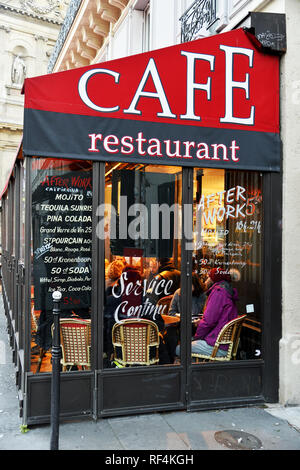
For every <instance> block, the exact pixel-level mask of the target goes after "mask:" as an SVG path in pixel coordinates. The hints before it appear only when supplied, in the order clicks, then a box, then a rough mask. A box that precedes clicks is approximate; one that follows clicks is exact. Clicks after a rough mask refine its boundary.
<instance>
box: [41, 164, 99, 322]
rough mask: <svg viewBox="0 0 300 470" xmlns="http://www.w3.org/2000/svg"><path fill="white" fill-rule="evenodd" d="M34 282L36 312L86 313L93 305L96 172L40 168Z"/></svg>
mask: <svg viewBox="0 0 300 470" xmlns="http://www.w3.org/2000/svg"><path fill="white" fill-rule="evenodd" d="M32 229H33V233H32V234H33V253H32V256H33V281H34V301H35V309H36V310H51V309H52V308H53V300H52V293H53V292H54V291H55V290H59V291H61V293H62V301H61V308H62V309H63V310H72V311H74V313H76V314H79V315H82V314H83V313H84V311H87V310H88V309H89V307H90V305H91V289H92V287H91V260H92V253H91V248H92V172H91V170H89V171H84V170H79V171H69V172H68V171H67V172H66V171H64V173H63V174H62V171H61V170H55V169H51V171H50V174H48V173H47V170H37V171H36V172H35V177H34V181H33V194H32Z"/></svg>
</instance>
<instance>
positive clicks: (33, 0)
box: [20, 0, 62, 15]
mask: <svg viewBox="0 0 300 470" xmlns="http://www.w3.org/2000/svg"><path fill="white" fill-rule="evenodd" d="M20 3H21V5H22V7H23V9H24V10H29V11H30V10H31V11H32V12H34V13H36V14H38V15H47V14H48V13H50V12H52V11H53V10H55V9H57V8H60V4H61V3H62V2H61V1H60V0H20Z"/></svg>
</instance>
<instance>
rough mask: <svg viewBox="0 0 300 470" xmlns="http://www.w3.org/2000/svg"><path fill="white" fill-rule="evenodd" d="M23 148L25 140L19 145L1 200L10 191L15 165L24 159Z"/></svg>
mask: <svg viewBox="0 0 300 470" xmlns="http://www.w3.org/2000/svg"><path fill="white" fill-rule="evenodd" d="M22 147H23V140H21V142H20V144H19V147H18V150H17V153H16V156H15V158H14V160H13V163H12V166H11V169H10V172H9V175H8V177H7V179H6V183H5V185H4V188H3V190H2V193H1V196H0V199H2V198H3V196H4V195H5V193H6V191H7V189H8V185H9V181H10V178H11V175H12V173H13V170H14V167H15V163H16V161H17V159H19V158H23V152H22Z"/></svg>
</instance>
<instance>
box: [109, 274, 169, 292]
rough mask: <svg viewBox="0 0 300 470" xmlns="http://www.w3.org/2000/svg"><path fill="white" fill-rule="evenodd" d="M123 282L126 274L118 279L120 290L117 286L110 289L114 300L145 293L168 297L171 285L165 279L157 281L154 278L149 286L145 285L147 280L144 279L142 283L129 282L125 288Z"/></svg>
mask: <svg viewBox="0 0 300 470" xmlns="http://www.w3.org/2000/svg"><path fill="white" fill-rule="evenodd" d="M124 280H125V281H127V280H128V278H127V273H126V272H125V273H122V274H121V277H120V290H119V286H118V285H117V284H115V285H114V286H113V288H112V294H113V296H114V297H115V298H119V297H121V296H122V295H124V294H125V295H130V294H131V293H132V294H134V295H141V294H142V295H144V296H145V295H146V293H147V292H148V293H149V292H151V293H153V294H155V295H162V294H164V295H170V293H171V291H170V289H171V287H172V284H173V281H172V280H168V281H167V280H166V279H157V278H154V279H153V280H152V281H151V282H150V283H149V285H147V280H146V279H144V280H143V281H136V283H135V284H134V283H133V282H129V283H128V284H127V286H125V283H124Z"/></svg>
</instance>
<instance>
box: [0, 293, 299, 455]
mask: <svg viewBox="0 0 300 470" xmlns="http://www.w3.org/2000/svg"><path fill="white" fill-rule="evenodd" d="M20 425H21V419H20V418H19V405H18V399H17V391H16V387H15V372H14V366H13V364H12V363H11V351H10V347H9V342H8V335H7V331H6V319H5V315H4V313H3V307H2V300H1V304H0V449H1V450H49V448H50V447H49V446H50V435H51V427H50V425H40V426H34V427H29V430H28V432H26V433H21V431H20ZM220 431H229V432H228V433H227V434H226V435H225V438H226V439H227V442H228V439H229V441H230V443H231V445H230V444H227V445H224V442H225V439H224V434H221V435H220V434H219V435H215V433H216V432H220ZM244 433H248V434H244ZM235 434H236V436H235ZM249 435H250V436H249ZM59 437H60V439H59V448H60V450H104V451H107V452H109V451H122V450H127V451H133V450H156V451H166V450H170V451H175V450H176V451H181V452H183V451H191V450H228V449H230V448H232V449H235V448H237V449H240V448H243V443H246V444H247V446H248V447H247V448H249V443H250V442H252V443H253V448H255V449H262V450H300V406H299V407H289V408H284V407H282V406H280V405H277V404H275V405H272V406H268V407H267V408H265V407H244V408H235V409H230V410H217V411H199V412H192V413H189V412H185V411H178V412H164V413H152V414H145V415H139V416H126V417H116V418H105V419H101V420H99V421H97V422H94V421H72V422H65V423H62V424H61V425H60V429H59ZM216 437H217V438H218V439H219V442H218V441H217V440H216ZM255 439H258V441H256V440H255ZM251 440H252V441H251ZM220 442H221V443H220ZM246 444H245V445H246ZM250 447H251V446H250ZM110 455H111V452H110ZM116 455H117V454H116Z"/></svg>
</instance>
